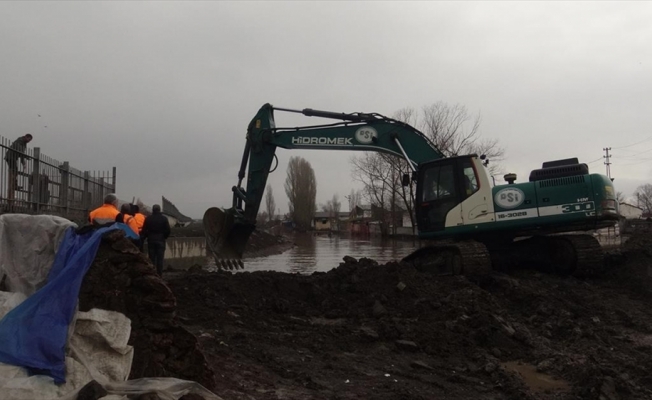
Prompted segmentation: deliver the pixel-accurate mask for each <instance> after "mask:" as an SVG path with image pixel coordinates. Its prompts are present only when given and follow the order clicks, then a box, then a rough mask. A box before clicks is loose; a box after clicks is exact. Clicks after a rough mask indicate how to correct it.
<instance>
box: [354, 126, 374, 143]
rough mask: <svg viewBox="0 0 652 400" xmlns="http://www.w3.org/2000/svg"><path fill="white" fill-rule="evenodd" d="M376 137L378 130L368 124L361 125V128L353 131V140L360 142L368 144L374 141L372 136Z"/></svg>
mask: <svg viewBox="0 0 652 400" xmlns="http://www.w3.org/2000/svg"><path fill="white" fill-rule="evenodd" d="M377 137H378V132H377V131H376V130H375V129H374V128H372V127H370V126H363V127H362V128H360V129H358V130H357V131H355V140H357V141H358V142H359V143H362V144H369V143H371V142H373V141H374V138H377Z"/></svg>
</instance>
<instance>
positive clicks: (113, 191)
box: [111, 167, 116, 194]
mask: <svg viewBox="0 0 652 400" xmlns="http://www.w3.org/2000/svg"><path fill="white" fill-rule="evenodd" d="M115 173H116V167H113V179H111V181H112V183H113V189H112V190H111V193H113V194H115Z"/></svg>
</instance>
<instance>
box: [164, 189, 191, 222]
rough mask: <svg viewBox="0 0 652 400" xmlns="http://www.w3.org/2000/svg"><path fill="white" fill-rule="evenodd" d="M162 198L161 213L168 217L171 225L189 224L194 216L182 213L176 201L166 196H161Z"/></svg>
mask: <svg viewBox="0 0 652 400" xmlns="http://www.w3.org/2000/svg"><path fill="white" fill-rule="evenodd" d="M161 199H162V200H161V214H163V215H165V216H166V217H167V219H168V221H169V222H170V226H172V227H175V226H176V227H180V226H187V225H189V224H190V223H191V222H192V221H193V220H192V218H190V217H187V216H185V215H183V214H181V211H179V209H178V208H177V207H176V206H175V205H174V203H172V202H171V201H170V200H168V199H166V198H165V196H161Z"/></svg>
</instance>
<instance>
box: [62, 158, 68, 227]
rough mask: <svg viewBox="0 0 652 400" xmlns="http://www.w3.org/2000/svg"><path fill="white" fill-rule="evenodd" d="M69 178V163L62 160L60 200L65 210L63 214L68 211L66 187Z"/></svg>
mask: <svg viewBox="0 0 652 400" xmlns="http://www.w3.org/2000/svg"><path fill="white" fill-rule="evenodd" d="M69 178H70V164H69V163H68V161H64V162H63V165H62V166H61V193H60V195H61V202H62V203H63V204H62V205H63V207H64V210H65V212H66V214H65V215H68V212H69V211H70V210H69V208H70V204H69V202H68V191H69V190H68V187H69V182H68V180H69Z"/></svg>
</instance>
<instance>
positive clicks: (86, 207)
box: [82, 171, 91, 214]
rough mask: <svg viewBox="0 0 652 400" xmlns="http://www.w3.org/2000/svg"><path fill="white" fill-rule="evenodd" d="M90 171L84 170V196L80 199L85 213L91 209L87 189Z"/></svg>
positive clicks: (89, 195) (89, 194) (89, 193)
mask: <svg viewBox="0 0 652 400" xmlns="http://www.w3.org/2000/svg"><path fill="white" fill-rule="evenodd" d="M90 175H91V173H90V172H89V171H84V198H83V199H82V204H83V205H82V207H83V208H84V210H85V211H86V214H88V213H89V212H90V211H91V198H90V197H91V192H90V191H89V188H88V186H89V184H88V180H89V178H90Z"/></svg>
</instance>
